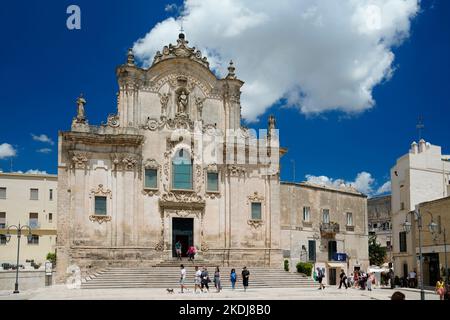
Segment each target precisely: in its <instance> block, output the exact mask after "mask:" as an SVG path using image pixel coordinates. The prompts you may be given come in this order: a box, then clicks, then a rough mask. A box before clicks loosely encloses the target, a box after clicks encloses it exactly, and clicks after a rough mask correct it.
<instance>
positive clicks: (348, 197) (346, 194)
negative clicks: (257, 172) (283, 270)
mask: <svg viewBox="0 0 450 320" xmlns="http://www.w3.org/2000/svg"><path fill="white" fill-rule="evenodd" d="M280 198H281V222H280V225H281V247H282V249H283V256H284V258H285V259H288V260H289V261H290V265H291V268H295V264H296V263H297V262H299V261H304V262H312V263H314V266H315V268H317V267H319V268H324V269H325V279H324V280H325V283H328V284H331V285H334V284H338V283H339V274H340V270H341V269H342V270H344V271H345V272H346V274H351V273H352V272H353V271H354V270H367V268H368V267H369V253H368V223H367V196H366V195H364V194H362V193H360V192H358V191H356V190H355V189H353V188H351V187H339V188H334V187H330V186H322V185H316V184H312V183H306V182H303V183H288V182H283V183H282V184H281V197H280Z"/></svg>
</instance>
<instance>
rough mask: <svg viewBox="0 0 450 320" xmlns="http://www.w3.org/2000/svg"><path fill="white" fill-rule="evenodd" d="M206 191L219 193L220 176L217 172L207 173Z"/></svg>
mask: <svg viewBox="0 0 450 320" xmlns="http://www.w3.org/2000/svg"><path fill="white" fill-rule="evenodd" d="M206 190H207V191H216V192H217V191H219V174H218V173H217V172H208V173H207V183H206Z"/></svg>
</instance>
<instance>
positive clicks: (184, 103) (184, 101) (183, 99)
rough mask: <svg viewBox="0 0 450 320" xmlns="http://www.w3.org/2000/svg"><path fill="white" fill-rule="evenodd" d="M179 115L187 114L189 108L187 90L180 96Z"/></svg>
mask: <svg viewBox="0 0 450 320" xmlns="http://www.w3.org/2000/svg"><path fill="white" fill-rule="evenodd" d="M177 105H178V113H186V111H187V107H188V95H187V92H186V90H184V89H183V90H182V91H181V92H180V95H179V96H178V103H177Z"/></svg>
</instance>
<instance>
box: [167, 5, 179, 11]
mask: <svg viewBox="0 0 450 320" xmlns="http://www.w3.org/2000/svg"><path fill="white" fill-rule="evenodd" d="M177 9H178V6H177V5H176V3H171V4H166V6H165V7H164V11H166V12H173V11H177Z"/></svg>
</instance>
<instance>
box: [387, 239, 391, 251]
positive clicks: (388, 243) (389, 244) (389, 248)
mask: <svg viewBox="0 0 450 320" xmlns="http://www.w3.org/2000/svg"><path fill="white" fill-rule="evenodd" d="M386 249H387V250H388V251H391V242H390V241H386Z"/></svg>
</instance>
